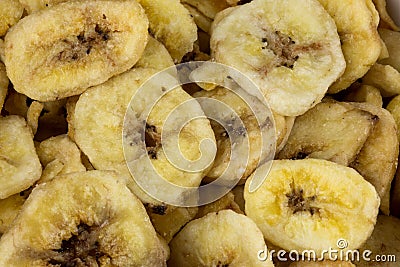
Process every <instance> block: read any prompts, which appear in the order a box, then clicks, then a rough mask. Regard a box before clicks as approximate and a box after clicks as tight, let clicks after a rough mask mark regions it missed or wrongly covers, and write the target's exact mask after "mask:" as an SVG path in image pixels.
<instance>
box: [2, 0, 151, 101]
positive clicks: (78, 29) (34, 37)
mask: <svg viewBox="0 0 400 267" xmlns="http://www.w3.org/2000/svg"><path fill="white" fill-rule="evenodd" d="M49 22H51V23H49ZM147 27H148V23H147V19H146V16H145V14H144V11H143V9H142V8H141V6H140V5H139V4H138V3H137V2H136V1H130V0H120V1H111V0H87V1H78V2H76V1H72V2H66V3H61V4H58V5H54V6H52V7H49V8H46V9H42V10H40V11H38V12H35V13H32V14H31V15H29V16H26V17H24V18H23V19H22V20H21V21H20V22H19V23H17V24H16V25H15V26H14V27H13V28H12V29H11V30H10V31H9V32H8V34H7V36H6V38H5V65H6V68H7V74H8V76H9V78H10V80H11V81H12V83H13V85H14V88H15V90H16V91H18V92H20V93H23V94H26V95H27V96H29V97H30V98H32V99H35V100H39V101H52V100H57V99H61V98H65V97H68V96H72V95H77V94H80V93H82V92H83V91H85V90H86V89H87V88H88V87H90V86H93V85H97V84H101V83H103V82H105V81H106V80H108V79H109V78H110V77H112V76H114V75H116V74H119V73H121V72H124V71H126V70H127V69H129V68H131V67H132V66H133V65H134V64H135V63H136V62H137V61H138V59H139V58H140V56H141V54H142V53H143V50H144V48H145V45H146V42H147V35H148V34H147Z"/></svg>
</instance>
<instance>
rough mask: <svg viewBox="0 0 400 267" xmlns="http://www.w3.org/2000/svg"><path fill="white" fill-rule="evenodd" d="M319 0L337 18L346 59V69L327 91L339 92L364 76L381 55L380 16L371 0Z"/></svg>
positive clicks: (336, 21)
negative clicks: (378, 29)
mask: <svg viewBox="0 0 400 267" xmlns="http://www.w3.org/2000/svg"><path fill="white" fill-rule="evenodd" d="M318 1H319V2H320V3H321V4H322V5H323V6H324V8H325V9H326V10H327V11H328V13H329V14H330V15H331V16H332V18H333V19H334V20H335V23H336V26H337V30H338V33H339V36H340V41H341V43H342V50H343V54H344V58H345V60H346V70H345V72H344V73H343V75H342V76H340V78H339V79H338V80H337V81H336V82H335V83H334V84H332V86H331V87H330V88H329V91H328V92H329V93H337V92H339V91H341V90H343V89H346V88H347V87H349V86H350V85H351V84H352V83H353V82H355V81H356V80H357V79H359V78H361V77H362V76H364V74H365V73H366V72H367V71H368V70H369V68H370V67H371V66H372V65H373V64H374V63H375V62H376V60H377V59H378V58H379V55H380V53H381V50H382V45H381V40H380V37H379V34H378V31H377V27H378V22H379V15H378V12H377V11H376V9H375V7H374V4H373V3H372V0H344V1H329V0H318Z"/></svg>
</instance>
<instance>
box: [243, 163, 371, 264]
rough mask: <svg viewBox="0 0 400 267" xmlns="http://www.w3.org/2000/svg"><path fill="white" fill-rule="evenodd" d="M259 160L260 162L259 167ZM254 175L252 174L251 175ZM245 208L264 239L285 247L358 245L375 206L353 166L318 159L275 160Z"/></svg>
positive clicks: (317, 250) (248, 196)
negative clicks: (340, 242) (341, 242)
mask: <svg viewBox="0 0 400 267" xmlns="http://www.w3.org/2000/svg"><path fill="white" fill-rule="evenodd" d="M263 167H264V166H261V168H263ZM253 177H254V176H253ZM253 177H252V178H249V179H248V180H247V182H246V187H245V191H244V199H245V210H246V214H247V216H249V217H250V218H251V219H253V221H254V222H255V223H256V224H257V226H258V227H259V228H260V230H261V231H262V232H263V234H264V237H265V239H266V240H268V241H270V242H271V243H273V244H274V245H276V246H279V247H281V248H283V249H285V250H297V251H299V252H302V251H304V250H310V249H311V250H314V251H315V253H316V254H317V255H321V256H324V257H327V256H328V255H327V254H325V255H323V254H321V252H322V251H323V250H328V249H329V248H332V249H336V248H337V247H338V245H337V244H338V241H339V240H345V242H347V247H345V249H346V250H348V249H357V248H359V247H360V246H361V245H362V244H363V243H364V242H365V240H366V239H367V238H368V237H369V236H370V235H371V233H372V230H373V229H374V225H375V222H376V218H377V215H378V208H379V197H378V194H377V192H376V190H375V188H374V187H373V186H372V185H371V184H370V183H368V182H367V181H366V180H365V179H364V178H363V177H362V176H361V175H360V174H359V173H358V172H356V171H355V170H354V169H351V168H349V167H345V166H342V165H339V164H336V163H333V162H330V161H326V160H320V159H304V160H275V161H274V162H273V164H272V168H271V171H270V173H269V174H268V176H267V179H265V181H264V183H263V184H262V185H261V187H260V188H259V189H258V190H256V191H255V192H253V193H249V190H248V186H249V185H248V184H249V182H250V181H251V179H253Z"/></svg>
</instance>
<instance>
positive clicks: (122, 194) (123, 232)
mask: <svg viewBox="0 0 400 267" xmlns="http://www.w3.org/2000/svg"><path fill="white" fill-rule="evenodd" d="M50 203H51V204H50ZM165 261H166V258H165V253H164V249H163V248H162V246H161V243H160V241H159V239H158V237H157V235H156V232H155V230H154V228H153V226H152V225H151V223H150V219H149V217H148V216H147V214H146V210H145V208H144V207H143V205H142V203H141V202H140V201H139V200H138V199H137V198H136V197H135V196H134V195H133V194H132V193H131V192H130V191H129V190H128V188H126V187H125V185H124V184H123V183H122V182H121V180H119V177H118V176H117V175H116V174H115V173H114V172H110V171H90V172H77V173H73V174H68V175H65V176H59V177H57V178H56V179H54V180H52V181H50V182H47V183H44V184H41V185H38V186H37V187H36V188H35V189H34V190H33V191H32V193H31V194H30V196H29V197H28V199H27V200H26V202H25V204H24V206H23V208H22V210H21V212H20V213H19V215H18V217H17V218H16V220H15V221H14V223H13V226H12V227H11V228H10V229H9V231H7V233H5V234H4V235H3V236H2V238H1V241H0V265H1V266H99V265H100V266H166V265H165Z"/></svg>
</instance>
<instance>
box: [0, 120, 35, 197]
mask: <svg viewBox="0 0 400 267" xmlns="http://www.w3.org/2000/svg"><path fill="white" fill-rule="evenodd" d="M0 148H1V149H0V199H4V198H7V197H9V196H11V195H13V194H16V193H19V192H21V191H22V190H25V189H27V188H28V187H30V186H31V185H33V183H34V182H35V181H37V180H38V179H39V178H40V175H41V173H42V166H41V165H40V162H39V158H38V156H37V154H36V150H35V147H34V145H33V134H32V131H31V129H30V127H29V126H28V125H27V123H26V121H25V120H24V118H22V117H19V116H13V115H12V116H7V117H0Z"/></svg>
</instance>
